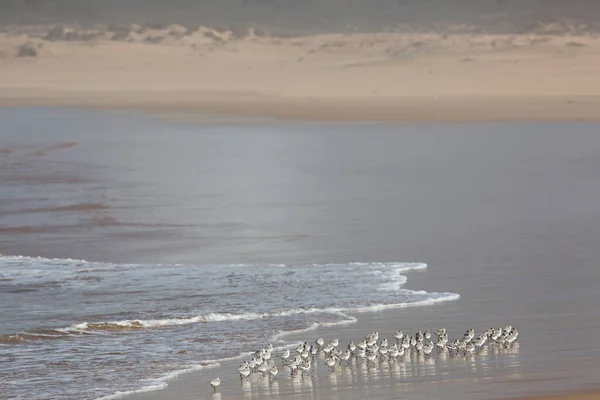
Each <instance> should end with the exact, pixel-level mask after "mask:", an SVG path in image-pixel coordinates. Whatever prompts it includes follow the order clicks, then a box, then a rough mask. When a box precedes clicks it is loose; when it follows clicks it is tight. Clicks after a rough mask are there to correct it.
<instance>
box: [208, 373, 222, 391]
mask: <svg viewBox="0 0 600 400" xmlns="http://www.w3.org/2000/svg"><path fill="white" fill-rule="evenodd" d="M220 384H221V379H219V377H216V378H215V379H213V380H212V381H210V386H212V388H213V390H214V391H215V392H216V391H217V387H218V386H219V385H220Z"/></svg>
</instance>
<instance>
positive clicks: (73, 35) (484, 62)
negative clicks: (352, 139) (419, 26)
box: [0, 25, 600, 121]
mask: <svg viewBox="0 0 600 400" xmlns="http://www.w3.org/2000/svg"><path fill="white" fill-rule="evenodd" d="M463 30H464V29H463ZM599 63H600V37H598V36H597V35H596V34H594V33H586V32H577V31H575V32H571V31H564V29H563V32H560V29H559V32H557V28H556V27H555V26H554V27H553V26H549V27H545V28H544V29H542V28H540V29H538V30H537V31H533V32H532V33H529V34H514V35H507V34H504V35H499V34H496V35H491V34H477V33H468V32H466V33H465V32H464V31H461V30H460V29H456V31H452V30H449V31H448V32H445V33H410V32H392V33H351V34H319V35H305V36H298V37H287V38H285V37H268V36H264V34H262V32H260V31H254V30H249V31H248V32H236V33H234V32H232V31H217V30H215V29H211V28H208V27H197V28H193V29H191V28H185V27H182V26H178V25H171V26H165V27H164V28H163V29H152V28H149V27H146V26H144V27H142V26H138V25H132V26H125V27H119V26H114V27H110V28H103V29H95V30H90V29H82V28H80V27H77V26H71V27H68V26H67V27H62V26H59V27H56V26H31V27H23V26H19V27H12V28H11V27H9V28H5V30H4V32H3V33H1V34H0V72H1V74H0V104H1V105H4V106H63V107H89V108H102V109H115V110H128V109H129V110H144V111H150V112H152V113H155V114H171V115H172V114H177V113H179V114H181V113H185V114H187V115H188V117H189V116H192V117H195V118H200V116H201V115H202V114H215V113H217V114H225V115H237V116H263V117H268V118H276V119H297V120H344V121H357V120H374V121H511V120H512V121H567V120H569V121H596V120H598V119H599V118H600V117H599V114H598V112H597V110H598V107H599V105H600V72H599V71H600V70H599V69H598V68H597V65H598V64H599Z"/></svg>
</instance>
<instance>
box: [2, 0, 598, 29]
mask: <svg viewBox="0 0 600 400" xmlns="http://www.w3.org/2000/svg"><path fill="white" fill-rule="evenodd" d="M599 17H600V1H598V0H171V1H164V0H102V1H99V0H0V24H25V23H42V22H45V23H73V22H78V23H82V24H93V23H145V22H163V23H179V24H186V25H190V24H193V25H197V24H202V25H208V26H212V27H215V28H229V27H235V26H244V27H245V26H248V25H250V26H256V27H260V28H263V29H265V30H267V31H269V32H270V33H284V32H290V33H292V32H296V33H309V32H340V31H342V32H343V31H354V30H359V31H377V30H382V29H388V28H390V27H400V28H403V29H436V28H442V27H447V26H448V25H455V24H468V25H472V26H473V27H474V28H475V29H476V30H482V31H485V32H490V33H496V32H500V33H504V32H524V31H530V30H532V29H534V28H535V27H536V26H538V24H539V23H540V22H541V23H548V22H554V21H569V20H570V21H572V22H574V23H575V24H587V25H588V29H590V30H599V29H598V28H599V27H600V18H599Z"/></svg>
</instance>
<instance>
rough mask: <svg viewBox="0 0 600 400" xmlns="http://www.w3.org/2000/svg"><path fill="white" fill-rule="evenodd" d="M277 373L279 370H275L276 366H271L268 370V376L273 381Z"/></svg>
mask: <svg viewBox="0 0 600 400" xmlns="http://www.w3.org/2000/svg"><path fill="white" fill-rule="evenodd" d="M278 373H279V370H278V369H277V366H276V365H273V366H272V367H271V368H270V369H269V376H270V377H272V378H273V379H275V377H276V376H277V374H278Z"/></svg>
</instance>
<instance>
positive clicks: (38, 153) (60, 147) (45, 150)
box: [29, 142, 77, 157]
mask: <svg viewBox="0 0 600 400" xmlns="http://www.w3.org/2000/svg"><path fill="white" fill-rule="evenodd" d="M75 146H77V142H64V143H58V144H55V145H52V146H48V147H43V148H41V149H39V150H36V151H34V152H33V153H31V154H29V155H30V156H33V157H44V156H46V155H47V154H48V152H49V151H53V150H63V149H70V148H72V147H75Z"/></svg>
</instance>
